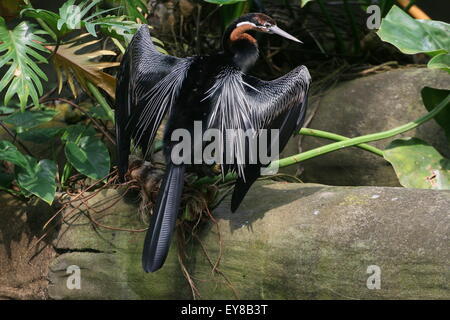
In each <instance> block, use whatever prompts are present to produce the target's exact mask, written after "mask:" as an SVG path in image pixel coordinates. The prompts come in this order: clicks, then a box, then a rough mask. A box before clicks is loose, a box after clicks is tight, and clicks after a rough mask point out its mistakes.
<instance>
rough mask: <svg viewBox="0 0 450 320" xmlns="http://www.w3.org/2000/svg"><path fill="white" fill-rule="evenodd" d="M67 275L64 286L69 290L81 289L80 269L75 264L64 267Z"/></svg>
mask: <svg viewBox="0 0 450 320" xmlns="http://www.w3.org/2000/svg"><path fill="white" fill-rule="evenodd" d="M66 274H68V275H69V276H68V277H67V281H66V287H67V289H69V290H74V289H77V290H81V269H80V267H79V266H77V265H71V266H68V267H67V269H66Z"/></svg>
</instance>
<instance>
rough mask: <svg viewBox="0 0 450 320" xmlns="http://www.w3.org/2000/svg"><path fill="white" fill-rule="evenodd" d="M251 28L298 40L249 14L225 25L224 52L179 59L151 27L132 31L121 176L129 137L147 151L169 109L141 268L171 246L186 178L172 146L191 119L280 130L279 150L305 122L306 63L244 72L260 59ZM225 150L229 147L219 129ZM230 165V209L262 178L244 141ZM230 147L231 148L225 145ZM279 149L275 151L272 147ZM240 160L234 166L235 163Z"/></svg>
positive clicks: (120, 92) (121, 92)
mask: <svg viewBox="0 0 450 320" xmlns="http://www.w3.org/2000/svg"><path fill="white" fill-rule="evenodd" d="M249 31H259V32H265V33H272V34H278V35H281V36H283V37H286V38H288V39H291V40H294V41H298V42H300V41H299V40H297V39H295V38H294V37H292V36H291V35H289V34H287V33H286V32H284V31H282V30H281V29H280V28H278V27H277V26H276V23H275V21H273V20H272V19H271V18H270V17H268V16H266V15H264V14H259V13H252V14H247V15H245V16H243V17H241V18H239V19H238V20H236V21H235V22H234V23H232V24H231V25H230V27H228V28H227V30H226V31H225V33H224V38H223V47H224V51H223V52H220V53H217V54H214V55H210V56H195V57H188V58H176V57H173V56H169V55H164V54H161V53H159V52H158V51H157V50H156V48H155V46H154V45H153V43H152V41H151V37H150V32H149V28H148V27H147V26H142V27H141V28H140V29H139V31H138V32H137V33H136V35H135V36H134V37H133V40H132V42H131V43H130V45H129V47H128V49H127V51H126V53H125V55H124V57H123V60H122V63H121V68H120V72H119V74H118V84H117V93H116V99H117V100H116V131H117V151H118V168H119V176H120V178H121V179H123V176H124V174H125V173H126V171H127V169H128V156H129V153H130V141H131V139H133V140H134V142H135V144H136V145H139V146H140V147H141V148H142V151H143V153H144V155H145V156H146V155H147V153H148V151H149V150H150V148H151V145H152V143H153V140H154V138H155V135H156V131H157V130H158V128H159V126H160V125H161V121H162V119H163V118H164V117H165V116H166V115H168V121H167V125H166V127H165V133H164V141H163V142H164V149H163V150H164V155H165V158H166V163H167V168H166V175H165V176H164V178H163V181H162V183H161V188H160V192H159V196H158V200H157V203H156V205H155V207H154V210H153V216H152V219H151V223H150V228H149V231H148V232H147V236H146V238H145V244H144V252H143V258H142V262H143V267H144V270H145V271H147V272H153V271H156V270H158V269H159V268H160V267H161V266H162V265H163V263H164V261H165V258H166V256H167V252H168V249H169V246H170V239H171V236H172V233H173V229H174V226H175V221H176V218H177V214H178V210H179V206H180V200H181V195H182V190H183V184H184V178H183V177H184V172H185V166H186V165H185V164H183V163H182V164H179V163H174V161H172V159H171V152H172V150H173V148H174V147H175V146H176V144H177V142H174V141H172V139H171V135H172V133H173V132H174V130H176V129H186V130H188V131H189V132H190V133H192V134H193V131H194V122H195V121H199V122H201V124H202V128H203V130H206V129H209V128H217V129H220V130H221V132H223V133H224V132H225V130H226V129H234V130H237V131H238V130H242V131H246V130H252V132H255V136H258V134H259V132H260V131H261V130H262V129H279V149H280V150H282V149H283V148H284V147H285V145H286V143H287V141H288V139H289V138H290V136H291V135H292V134H293V133H295V132H296V131H298V130H299V129H300V127H301V126H302V124H303V120H304V115H305V111H306V102H307V94H308V88H309V83H310V75H309V72H308V69H307V68H306V67H304V66H300V67H297V68H295V69H294V70H292V71H291V72H289V73H288V74H286V75H284V76H282V77H280V78H278V79H276V80H272V81H263V80H260V79H257V78H255V77H252V76H250V75H247V74H246V73H245V72H246V71H247V70H248V68H250V67H251V66H252V65H253V64H254V63H255V62H256V60H257V58H258V45H257V42H256V40H255V39H254V38H253V37H252V36H251V35H250V33H249ZM220 144H221V146H222V150H223V151H224V152H225V151H227V148H229V146H230V145H229V143H228V141H227V140H226V137H225V135H224V137H223V138H221V139H220ZM232 148H233V150H234V156H235V157H234V158H235V160H240V161H235V162H234V163H232V164H228V163H225V164H222V169H223V171H224V173H226V172H227V171H229V170H234V171H236V172H237V173H238V179H237V181H236V185H235V189H234V192H233V196H232V201H231V209H232V211H235V210H236V209H237V208H238V206H239V204H240V203H241V201H242V200H243V198H244V197H245V194H246V193H247V191H248V190H249V188H250V186H251V185H252V184H253V183H254V181H255V180H256V179H257V178H258V177H259V176H260V171H261V167H262V166H263V164H262V163H261V162H259V161H257V162H256V163H252V164H250V163H249V161H248V160H249V154H248V145H247V144H245V143H244V145H242V144H241V145H239V144H237V145H234V146H233V147H232ZM228 151H229V150H228ZM277 151H278V150H274V152H277ZM236 163H238V164H236Z"/></svg>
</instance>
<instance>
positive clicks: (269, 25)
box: [264, 22, 272, 28]
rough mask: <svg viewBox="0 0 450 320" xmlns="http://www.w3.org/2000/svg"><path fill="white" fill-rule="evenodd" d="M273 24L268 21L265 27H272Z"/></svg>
mask: <svg viewBox="0 0 450 320" xmlns="http://www.w3.org/2000/svg"><path fill="white" fill-rule="evenodd" d="M271 26H272V25H271V24H270V23H268V22H266V23H265V24H264V27H266V28H270V27H271Z"/></svg>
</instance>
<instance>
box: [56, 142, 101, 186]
mask: <svg viewBox="0 0 450 320" xmlns="http://www.w3.org/2000/svg"><path fill="white" fill-rule="evenodd" d="M64 151H65V154H66V157H67V160H68V161H69V162H70V164H71V165H72V166H73V167H74V168H75V169H77V170H78V172H80V173H82V174H84V175H86V176H88V177H89V178H92V179H96V180H97V179H102V178H104V177H105V176H106V175H107V174H108V173H109V168H110V158H109V152H108V149H107V148H106V146H105V145H104V143H103V142H102V141H101V140H100V139H98V138H96V137H94V136H85V137H82V138H81V139H80V141H79V143H75V142H70V141H69V142H67V143H66V146H65V148H64Z"/></svg>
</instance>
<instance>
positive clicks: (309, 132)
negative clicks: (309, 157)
mask: <svg viewBox="0 0 450 320" xmlns="http://www.w3.org/2000/svg"><path fill="white" fill-rule="evenodd" d="M300 134H302V135H304V136H312V137H318V138H324V139H329V140H335V141H347V140H350V138H347V137H344V136H341V135H339V134H336V133H331V132H327V131H322V130H317V129H310V128H302V129H301V130H300ZM355 147H358V148H361V149H364V150H366V151H369V152H372V153H374V154H376V155H379V156H380V157H382V156H383V150H380V149H378V148H376V147H373V146H371V145H368V144H365V143H362V144H358V145H356V146H355Z"/></svg>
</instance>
